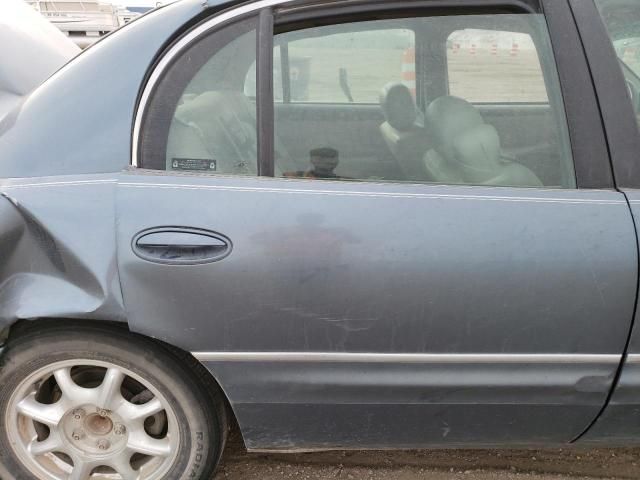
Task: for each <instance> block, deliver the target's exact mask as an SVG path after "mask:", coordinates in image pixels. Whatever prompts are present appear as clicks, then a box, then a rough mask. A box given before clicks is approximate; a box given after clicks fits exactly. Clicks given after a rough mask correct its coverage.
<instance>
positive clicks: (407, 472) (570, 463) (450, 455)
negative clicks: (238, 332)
mask: <svg viewBox="0 0 640 480" xmlns="http://www.w3.org/2000/svg"><path fill="white" fill-rule="evenodd" d="M639 478H640V448H636V449H633V448H618V449H577V448H572V449H554V450H542V451H541V450H435V451H434V450H432V451H384V452H361V451H353V452H323V453H305V454H262V453H247V452H246V451H245V450H244V446H243V445H242V442H241V440H240V439H239V437H238V435H237V434H234V435H233V436H232V438H230V440H229V443H228V445H227V449H226V451H225V455H224V457H223V460H222V464H221V466H220V468H219V473H218V475H217V476H216V477H215V479H214V480H276V479H299V480H324V479H339V480H382V479H385V480H387V479H393V480H418V479H419V480H450V479H451V480H456V479H460V480H511V479H513V480H527V479H531V480H567V479H639Z"/></svg>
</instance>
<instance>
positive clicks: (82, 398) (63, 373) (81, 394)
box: [53, 368, 97, 405]
mask: <svg viewBox="0 0 640 480" xmlns="http://www.w3.org/2000/svg"><path fill="white" fill-rule="evenodd" d="M53 376H54V377H55V379H56V382H57V383H58V387H60V390H61V391H62V395H63V396H64V397H65V398H66V399H67V400H69V401H70V402H71V404H72V405H82V404H85V403H95V398H96V394H97V392H96V389H93V388H83V387H81V386H80V385H78V384H77V383H76V382H74V381H73V378H71V369H70V368H60V369H58V370H56V371H55V372H54V373H53Z"/></svg>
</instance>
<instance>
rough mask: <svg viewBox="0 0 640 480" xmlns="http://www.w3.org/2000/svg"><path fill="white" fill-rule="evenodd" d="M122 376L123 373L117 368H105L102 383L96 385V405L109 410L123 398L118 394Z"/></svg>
mask: <svg viewBox="0 0 640 480" xmlns="http://www.w3.org/2000/svg"><path fill="white" fill-rule="evenodd" d="M124 377H125V375H124V373H122V372H121V371H120V370H119V369H118V368H109V369H108V370H107V372H106V373H105V375H104V380H102V384H101V385H100V386H99V387H98V400H97V403H96V404H97V406H98V407H100V408H105V409H107V410H111V409H113V408H114V407H115V405H117V404H118V403H120V402H121V401H122V400H123V398H122V395H121V394H120V387H121V385H122V381H123V380H124Z"/></svg>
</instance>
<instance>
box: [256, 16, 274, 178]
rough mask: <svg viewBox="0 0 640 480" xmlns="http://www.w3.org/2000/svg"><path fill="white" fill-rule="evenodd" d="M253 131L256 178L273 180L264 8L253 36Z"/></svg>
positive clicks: (269, 40) (268, 24)
mask: <svg viewBox="0 0 640 480" xmlns="http://www.w3.org/2000/svg"><path fill="white" fill-rule="evenodd" d="M256 42H257V45H256V55H257V58H256V131H257V137H258V139H257V140H258V142H257V151H258V152H257V153H258V176H259V177H273V176H274V171H275V166H274V164H275V161H274V141H275V133H274V125H273V124H274V104H273V11H272V10H271V8H264V9H262V10H261V11H260V13H259V15H258V31H257V32H256Z"/></svg>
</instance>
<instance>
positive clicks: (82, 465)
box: [69, 459, 93, 480]
mask: <svg viewBox="0 0 640 480" xmlns="http://www.w3.org/2000/svg"><path fill="white" fill-rule="evenodd" d="M91 470H93V465H92V464H91V463H89V462H85V461H84V460H76V459H74V461H73V470H72V471H71V475H69V480H87V479H88V478H89V475H91Z"/></svg>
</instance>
